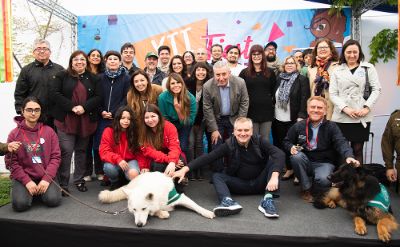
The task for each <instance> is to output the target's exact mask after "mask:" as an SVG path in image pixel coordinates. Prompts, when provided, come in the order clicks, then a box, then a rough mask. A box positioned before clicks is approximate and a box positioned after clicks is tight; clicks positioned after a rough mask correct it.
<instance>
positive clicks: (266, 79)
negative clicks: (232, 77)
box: [239, 45, 276, 141]
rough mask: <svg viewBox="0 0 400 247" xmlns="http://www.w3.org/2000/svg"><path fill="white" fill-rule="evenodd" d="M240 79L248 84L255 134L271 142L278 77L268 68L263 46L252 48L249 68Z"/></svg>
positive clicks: (241, 73) (242, 73)
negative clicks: (275, 89)
mask: <svg viewBox="0 0 400 247" xmlns="http://www.w3.org/2000/svg"><path fill="white" fill-rule="evenodd" d="M239 77H241V78H243V79H244V81H245V82H246V87H247V92H248V94H249V99H250V104H249V111H248V113H247V117H248V118H251V120H253V131H254V134H260V135H261V136H263V137H264V138H265V139H266V140H268V141H269V135H270V132H271V124H272V120H273V119H274V106H273V104H272V98H273V92H274V88H275V84H276V77H275V73H274V72H273V71H272V70H271V69H269V68H268V67H267V63H266V58H265V54H264V49H263V47H262V46H261V45H253V46H252V47H251V48H250V52H249V64H248V67H247V68H245V69H243V70H242V72H240V74H239Z"/></svg>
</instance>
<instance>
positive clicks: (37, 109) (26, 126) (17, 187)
mask: <svg viewBox="0 0 400 247" xmlns="http://www.w3.org/2000/svg"><path fill="white" fill-rule="evenodd" d="M41 111H42V105H41V103H40V102H39V100H38V99H37V98H36V97H33V96H29V97H27V98H26V99H25V100H24V101H23V102H22V107H21V113H22V116H18V117H15V119H14V120H15V122H16V123H17V125H18V127H16V128H15V129H13V130H12V131H11V132H10V134H9V135H8V140H7V142H8V143H11V142H13V143H18V144H19V145H20V147H19V148H18V150H16V151H13V152H12V153H8V154H7V156H6V159H5V161H6V168H7V169H8V170H10V171H11V178H12V180H11V204H12V208H13V209H14V210H15V211H18V212H21V211H25V210H27V209H29V208H30V207H31V205H32V200H33V198H34V197H40V198H41V200H42V201H43V203H44V204H46V205H47V206H48V207H56V206H58V205H60V203H61V192H60V189H59V188H58V187H57V186H56V185H55V184H54V180H55V177H56V173H57V170H58V168H59V166H60V162H61V152H60V147H59V144H58V138H57V134H56V133H55V132H54V130H53V129H52V128H50V127H49V126H47V125H44V124H43V120H44V118H43V117H44V116H42V115H41Z"/></svg>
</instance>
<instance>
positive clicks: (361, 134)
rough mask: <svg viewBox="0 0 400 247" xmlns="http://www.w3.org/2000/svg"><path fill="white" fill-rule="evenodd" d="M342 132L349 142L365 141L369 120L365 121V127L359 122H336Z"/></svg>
mask: <svg viewBox="0 0 400 247" xmlns="http://www.w3.org/2000/svg"><path fill="white" fill-rule="evenodd" d="M336 124H337V125H338V126H339V128H340V130H341V131H342V133H343V136H344V137H346V139H347V140H348V141H350V142H367V141H368V140H369V130H370V127H371V122H368V123H367V127H366V128H364V126H363V125H362V124H361V123H336Z"/></svg>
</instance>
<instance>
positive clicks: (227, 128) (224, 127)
mask: <svg viewBox="0 0 400 247" xmlns="http://www.w3.org/2000/svg"><path fill="white" fill-rule="evenodd" d="M217 126H218V132H219V134H220V135H221V137H222V139H218V141H217V143H216V144H212V150H214V149H216V148H217V147H219V146H220V145H221V144H222V143H224V142H225V139H224V137H225V136H226V137H227V138H229V137H231V136H232V133H233V125H232V124H231V121H230V120H229V117H221V118H220V119H219V120H217ZM223 170H224V161H223V158H220V159H217V160H216V161H214V165H213V171H215V172H222V171H223Z"/></svg>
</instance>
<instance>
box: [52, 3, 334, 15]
mask: <svg viewBox="0 0 400 247" xmlns="http://www.w3.org/2000/svg"><path fill="white" fill-rule="evenodd" d="M58 4H60V5H61V6H63V7H64V8H66V9H67V10H69V11H71V12H72V13H73V14H75V15H78V16H82V15H108V14H135V13H182V12H186V13H190V12H231V11H260V10H273V9H288V6H290V9H310V8H323V7H327V6H329V5H326V4H320V3H312V2H307V1H303V0H246V1H237V0H201V1H199V0H151V1H148V0H147V1H143V0H140V1H139V0H85V1H82V0H58Z"/></svg>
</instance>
